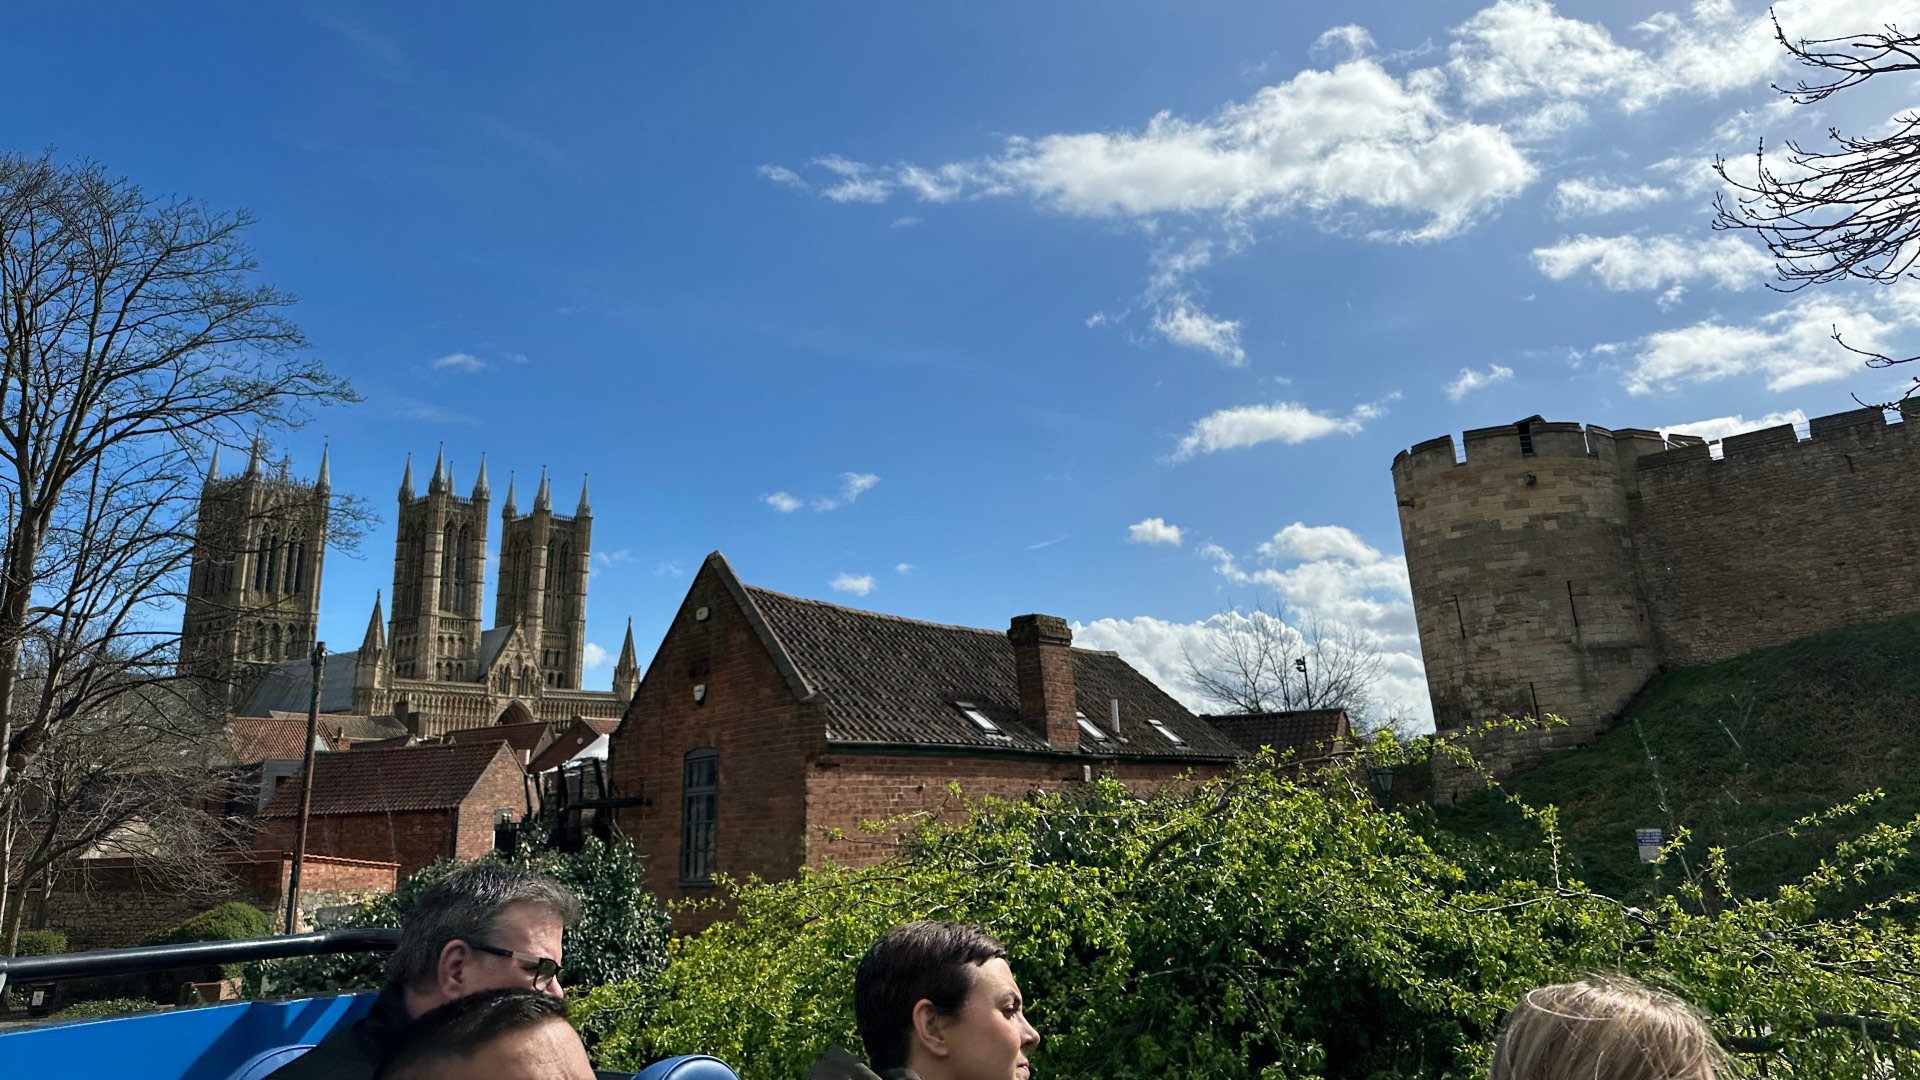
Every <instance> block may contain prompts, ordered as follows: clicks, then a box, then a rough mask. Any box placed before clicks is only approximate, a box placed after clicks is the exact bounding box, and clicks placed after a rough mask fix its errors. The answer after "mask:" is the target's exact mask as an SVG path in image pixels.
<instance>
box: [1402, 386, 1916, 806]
mask: <svg viewBox="0 0 1920 1080" xmlns="http://www.w3.org/2000/svg"><path fill="white" fill-rule="evenodd" d="M1811 427H1812V432H1811V436H1810V438H1808V439H1806V440H1800V439H1797V438H1796V437H1795V435H1794V429H1793V428H1792V427H1790V426H1786V427H1779V428H1774V429H1770V430H1767V431H1759V432H1753V433H1750V434H1747V435H1740V436H1734V437H1732V438H1729V439H1727V440H1725V443H1724V444H1723V449H1724V456H1723V457H1715V456H1713V455H1712V454H1711V452H1710V450H1709V448H1708V446H1707V445H1706V444H1705V443H1704V442H1703V441H1701V440H1698V439H1694V438H1689V437H1685V436H1675V437H1673V438H1671V439H1663V438H1662V437H1661V436H1660V435H1659V434H1657V433H1655V432H1651V431H1643V430H1637V429H1623V430H1620V431H1610V430H1608V429H1606V428H1602V427H1597V426H1585V427H1583V426H1581V425H1579V424H1566V423H1547V422H1543V421H1537V420H1536V421H1532V422H1522V423H1520V424H1508V425H1503V426H1500V427H1495V428H1482V429H1478V430H1475V431H1469V432H1467V433H1466V435H1465V439H1464V460H1461V457H1462V456H1463V455H1461V454H1459V453H1457V452H1456V450H1455V446H1454V442H1453V440H1452V438H1451V437H1442V438H1439V439H1432V440H1428V441H1427V442H1424V443H1421V444H1419V445H1417V446H1415V447H1413V449H1412V450H1411V451H1409V452H1404V453H1402V454H1400V455H1399V456H1398V457H1396V458H1395V460H1394V464H1393V477H1394V491H1395V495H1396V498H1397V499H1398V501H1399V505H1400V523H1401V532H1402V536H1403V538H1404V540H1405V543H1406V552H1407V566H1408V573H1409V575H1410V577H1411V579H1412V586H1413V599H1414V612H1415V617H1416V620H1417V622H1418V625H1419V632H1420V645H1421V650H1422V652H1423V654H1424V656H1425V659H1426V666H1427V679H1428V687H1429V691H1430V693H1431V695H1432V698H1433V707H1434V717H1435V722H1436V724H1437V726H1439V727H1440V728H1441V729H1442V730H1448V729H1458V728H1460V727H1462V726H1465V725H1467V724H1470V723H1472V722H1474V721H1476V720H1482V719H1487V718H1491V717H1497V716H1501V715H1509V716H1533V715H1555V716H1559V717H1561V718H1563V719H1565V720H1566V721H1567V722H1568V723H1567V724H1566V725H1565V726H1563V727H1556V728H1552V729H1547V730H1544V731H1530V732H1526V733H1519V734H1505V733H1503V734H1499V735H1496V736H1491V737H1489V738H1488V739H1486V740H1484V741H1482V742H1480V743H1479V744H1478V747H1477V749H1478V751H1479V753H1480V756H1481V760H1482V763H1483V764H1484V765H1485V766H1486V767H1487V768H1488V769H1489V770H1490V771H1492V772H1493V773H1494V774H1495V775H1504V774H1507V773H1511V772H1514V771H1517V770H1520V769H1524V768H1527V767H1530V766H1531V765H1532V764H1535V763H1537V762H1538V761H1539V760H1540V759H1542V758H1543V757H1545V756H1547V755H1550V754H1552V753H1555V752H1558V751H1560V750H1562V749H1566V748H1568V747H1571V746H1577V745H1582V744H1584V743H1585V742H1587V741H1589V740H1590V739H1592V738H1593V737H1594V736H1596V735H1597V734H1599V733H1600V732H1602V731H1605V730H1606V729H1607V728H1608V727H1610V726H1611V725H1612V723H1613V721H1614V719H1615V717H1616V716H1617V715H1618V713H1619V711H1620V710H1621V709H1622V708H1623V707H1625V705H1626V704H1627V703H1628V701H1630V700H1631V698H1632V696H1633V694H1634V693H1635V692H1636V691H1637V690H1638V689H1639V688H1640V687H1641V686H1642V685H1644V684H1645V682H1646V680H1647V679H1648V678H1650V677H1651V676H1652V675H1653V674H1654V673H1655V672H1656V671H1658V670H1660V668H1661V667H1663V666H1687V665H1693V664H1700V663H1707V662H1711V661H1714V660H1719V659H1724V658H1726V657H1729V656H1735V655H1738V654H1740V653H1743V652H1746V651H1748V650H1750V649H1753V648H1757V647H1759V646H1762V645H1769V644H1775V643H1778V642H1782V641H1788V640H1791V639H1793V638H1796V637H1800V636H1803V635H1805V634H1809V633H1814V632H1816V631H1819V630H1824V629H1831V628H1833V627H1836V626H1842V625H1846V624H1848V623H1854V622H1862V621H1867V620H1871V619H1876V618H1882V617H1887V616H1891V615H1895V614H1900V613H1902V612H1907V611H1914V610H1920V578H1916V575H1915V570H1916V569H1920V567H1917V566H1916V565H1915V564H1916V563H1917V562H1920V551H1916V550H1915V545H1914V541H1915V540H1916V539H1920V510H1916V509H1915V508H1913V507H1911V506H1909V505H1906V503H1905V501H1904V500H1901V499H1899V498H1897V494H1896V493H1897V489H1896V488H1895V487H1894V484H1893V481H1894V480H1895V479H1896V478H1897V477H1899V476H1900V475H1901V474H1902V473H1905V472H1908V471H1909V470H1911V469H1913V468H1914V467H1915V466H1916V465H1920V433H1915V434H1912V435H1910V434H1909V433H1908V429H1907V428H1906V427H1905V425H1904V424H1899V423H1895V424H1891V425H1890V424H1887V423H1886V422H1885V420H1884V418H1883V417H1882V416H1881V414H1880V412H1879V410H1876V409H1865V410H1858V411H1856V412H1851V413H1843V414H1840V415H1837V416H1831V417H1822V418H1820V419H1818V420H1815V421H1813V423H1812V425H1811ZM1477 783H1478V778H1476V777H1473V776H1470V775H1464V774H1455V775H1447V776H1436V779H1435V784H1436V797H1437V798H1440V799H1443V800H1445V799H1450V798H1452V797H1456V796H1457V795H1458V794H1459V793H1461V792H1463V791H1465V790H1467V788H1468V787H1469V786H1472V785H1475V784H1477Z"/></svg>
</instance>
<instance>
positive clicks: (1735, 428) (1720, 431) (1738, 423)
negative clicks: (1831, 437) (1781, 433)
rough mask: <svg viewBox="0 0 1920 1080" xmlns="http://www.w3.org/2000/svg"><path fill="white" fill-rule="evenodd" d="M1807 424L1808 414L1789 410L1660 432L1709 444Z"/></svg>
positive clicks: (1717, 419)
mask: <svg viewBox="0 0 1920 1080" xmlns="http://www.w3.org/2000/svg"><path fill="white" fill-rule="evenodd" d="M1806 422H1807V414H1806V412H1805V411H1804V410H1802V409H1788V410H1787V411H1786V412H1774V413H1768V414H1767V415H1765V416H1762V417H1760V418H1759V419H1757V420H1749V419H1747V418H1746V417H1744V416H1716V417H1714V418H1712V419H1711V420H1690V421H1688V422H1687V423H1684V424H1672V425H1669V426H1667V427H1663V428H1661V429H1660V430H1661V431H1663V432H1666V433H1668V434H1679V435H1697V436H1699V437H1700V438H1702V439H1705V440H1707V441H1708V442H1719V441H1720V440H1721V439H1724V438H1726V437H1727V436H1729V435H1738V434H1740V433H1741V432H1743V431H1759V430H1761V429H1763V428H1770V427H1779V426H1780V425H1782V424H1792V425H1794V426H1796V427H1799V426H1801V425H1804V424H1805V423H1806Z"/></svg>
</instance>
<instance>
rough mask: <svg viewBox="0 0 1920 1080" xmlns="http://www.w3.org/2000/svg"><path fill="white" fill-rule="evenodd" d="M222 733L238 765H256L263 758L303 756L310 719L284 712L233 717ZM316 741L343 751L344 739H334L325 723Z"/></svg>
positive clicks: (321, 726) (330, 748) (282, 758)
mask: <svg viewBox="0 0 1920 1080" xmlns="http://www.w3.org/2000/svg"><path fill="white" fill-rule="evenodd" d="M223 734H225V735H226V738H227V747H228V748H229V749H230V750H232V752H233V763H234V764H236V765H254V764H258V763H259V762H262V761H284V760H289V759H296V758H303V757H305V756H306V746H307V718H306V717H304V716H297V717H296V716H293V715H291V714H288V713H282V714H280V715H278V716H235V717H230V718H229V719H228V720H227V722H226V725H225V728H224V730H223ZM317 741H318V742H319V743H320V745H321V746H323V747H325V748H326V749H328V750H342V749H345V747H346V742H345V740H343V739H339V738H335V737H334V736H333V733H332V732H330V731H328V730H327V725H326V724H325V723H324V722H323V723H322V724H321V725H320V732H319V735H318V739H317Z"/></svg>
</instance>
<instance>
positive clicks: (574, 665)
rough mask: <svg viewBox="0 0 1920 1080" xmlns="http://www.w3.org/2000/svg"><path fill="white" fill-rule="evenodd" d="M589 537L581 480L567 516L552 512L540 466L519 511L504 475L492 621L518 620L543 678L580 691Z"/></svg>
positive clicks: (589, 513) (590, 518) (553, 684)
mask: <svg viewBox="0 0 1920 1080" xmlns="http://www.w3.org/2000/svg"><path fill="white" fill-rule="evenodd" d="M592 541H593V511H592V509H591V508H590V507H589V506H588V504H587V485H586V482H585V481H584V480H583V481H582V482H581V484H580V505H579V507H578V508H577V509H576V510H575V511H574V516H572V517H570V518H568V517H560V516H558V515H556V514H555V513H554V512H553V493H552V490H551V489H550V488H549V487H548V484H547V472H546V470H545V469H541V470H540V487H539V489H538V490H537V491H536V492H535V494H534V496H533V512H532V513H529V514H527V515H525V516H520V515H519V513H518V508H517V507H515V506H514V504H513V484H512V482H511V480H509V482H508V484H507V501H506V504H505V505H504V506H502V507H501V508H500V546H501V558H500V588H499V592H498V593H497V594H496V596H495V600H494V605H493V621H494V625H496V626H512V625H513V624H514V623H516V622H518V623H519V624H520V627H521V629H522V630H523V631H524V632H525V633H526V636H527V641H528V642H529V643H530V644H531V645H532V646H533V647H534V648H536V649H537V650H539V653H540V671H541V678H542V680H543V681H544V683H545V684H546V685H547V686H549V687H553V688H555V689H562V690H577V689H579V688H580V670H581V666H582V664H583V662H584V657H585V652H586V643H587V568H588V565H589V556H590V555H591V553H592Z"/></svg>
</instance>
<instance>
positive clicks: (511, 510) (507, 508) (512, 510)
mask: <svg viewBox="0 0 1920 1080" xmlns="http://www.w3.org/2000/svg"><path fill="white" fill-rule="evenodd" d="M519 512H520V508H519V507H517V506H515V505H513V470H512V469H508V470H507V501H506V502H504V503H502V504H501V505H500V516H501V517H504V518H510V517H512V516H514V515H515V514H518V513H519ZM502 539H504V537H503V538H502Z"/></svg>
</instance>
